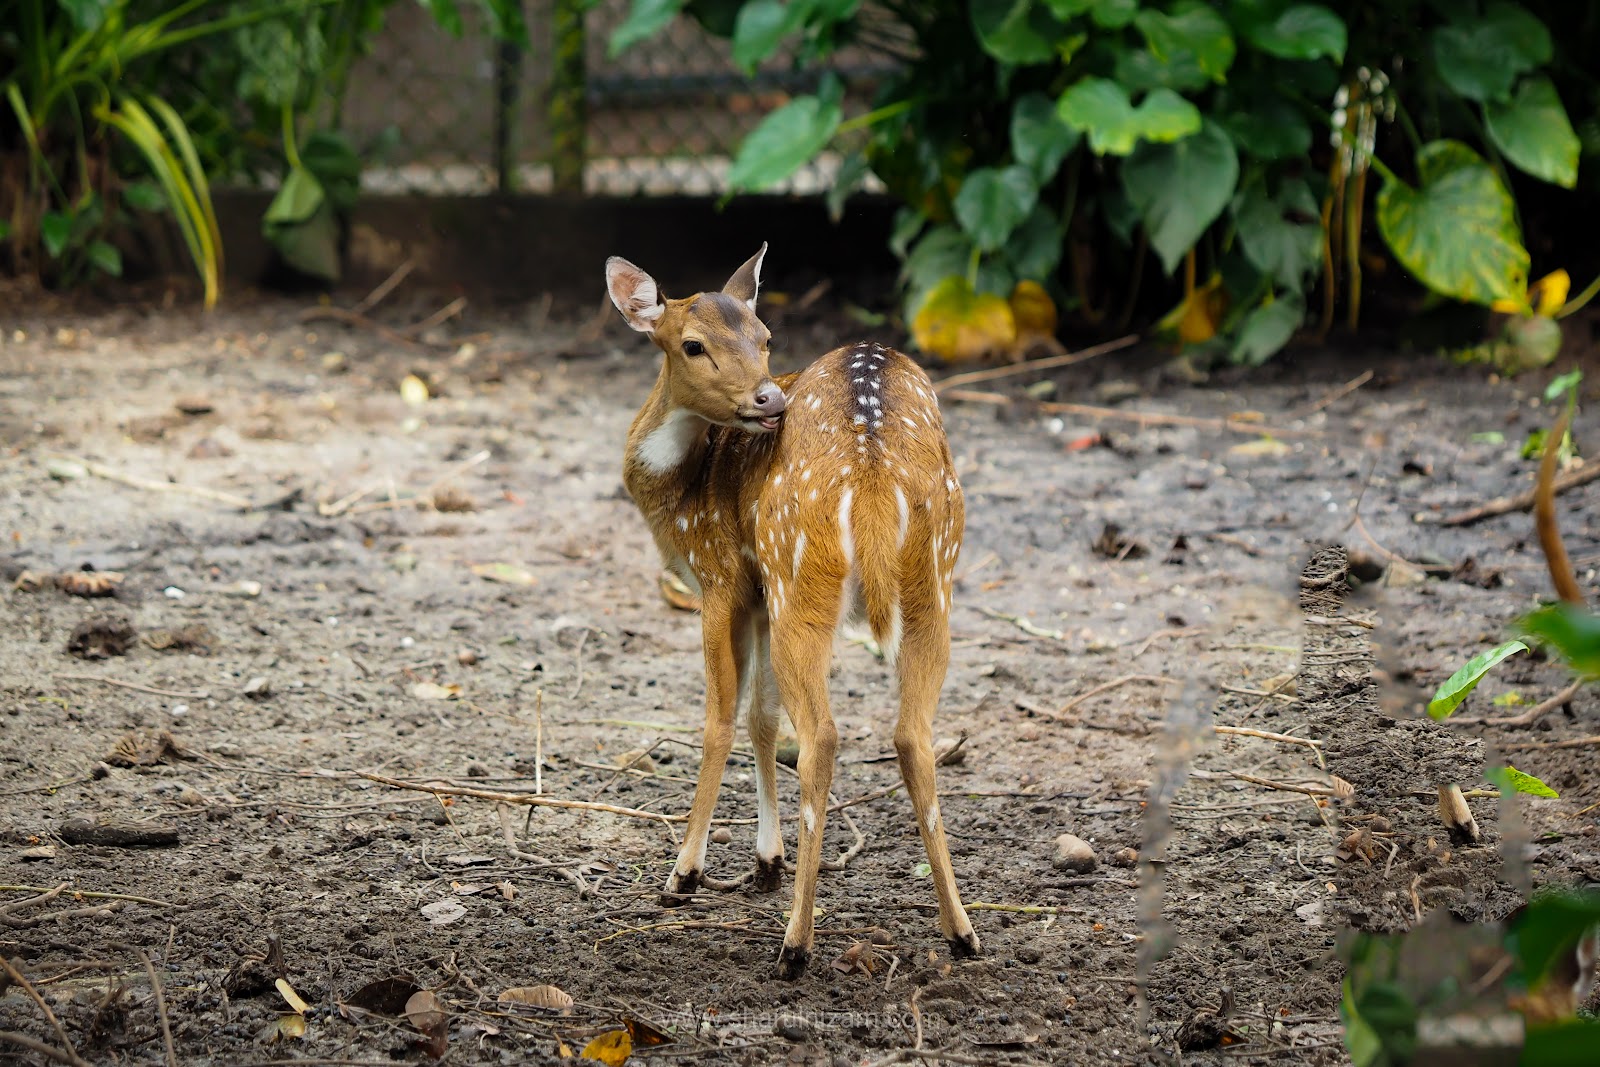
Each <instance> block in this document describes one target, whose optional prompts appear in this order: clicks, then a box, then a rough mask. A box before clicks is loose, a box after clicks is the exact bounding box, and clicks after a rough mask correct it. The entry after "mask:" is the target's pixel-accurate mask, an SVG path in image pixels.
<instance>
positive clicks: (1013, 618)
mask: <svg viewBox="0 0 1600 1067" xmlns="http://www.w3.org/2000/svg"><path fill="white" fill-rule="evenodd" d="M978 611H979V612H981V613H982V614H984V615H987V616H989V618H991V619H999V620H1001V621H1002V622H1009V623H1010V624H1011V625H1012V626H1015V627H1016V628H1017V629H1019V630H1021V631H1022V632H1023V633H1025V634H1028V635H1030V636H1032V637H1043V638H1046V639H1047V640H1051V641H1065V640H1066V639H1067V635H1066V634H1065V633H1063V632H1061V631H1060V630H1046V629H1045V628H1044V627H1042V626H1036V625H1035V624H1034V623H1032V622H1030V621H1029V620H1028V619H1027V618H1025V617H1024V616H1021V615H1007V614H1006V613H1005V612H1003V611H996V610H994V609H993V608H985V607H981V606H980V607H978Z"/></svg>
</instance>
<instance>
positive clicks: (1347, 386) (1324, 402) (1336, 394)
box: [1290, 370, 1372, 419]
mask: <svg viewBox="0 0 1600 1067" xmlns="http://www.w3.org/2000/svg"><path fill="white" fill-rule="evenodd" d="M1370 381H1372V371H1371V370H1364V371H1362V372H1361V373H1360V374H1358V375H1356V376H1355V377H1354V378H1351V379H1350V380H1349V381H1348V382H1345V383H1344V384H1343V385H1341V386H1339V388H1337V389H1334V390H1332V391H1331V392H1329V393H1328V394H1327V395H1326V396H1324V397H1322V398H1321V399H1320V400H1318V401H1316V402H1315V403H1312V404H1307V405H1306V406H1305V407H1303V408H1301V409H1299V410H1298V411H1295V412H1293V413H1292V414H1291V416H1290V417H1291V418H1296V419H1303V418H1306V417H1307V416H1309V415H1315V414H1316V413H1317V412H1319V411H1321V410H1322V409H1323V408H1325V407H1327V406H1328V405H1329V404H1332V403H1334V402H1336V401H1339V400H1343V399H1344V398H1345V397H1347V396H1349V395H1350V394H1351V393H1353V392H1355V391H1356V390H1357V389H1360V388H1361V387H1362V386H1363V385H1366V384H1367V383H1368V382H1370Z"/></svg>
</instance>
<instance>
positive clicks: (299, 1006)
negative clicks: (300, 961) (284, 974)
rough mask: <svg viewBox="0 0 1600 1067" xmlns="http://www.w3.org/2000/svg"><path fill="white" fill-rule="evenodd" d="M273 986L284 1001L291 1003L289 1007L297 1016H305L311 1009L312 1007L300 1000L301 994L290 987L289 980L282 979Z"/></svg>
mask: <svg viewBox="0 0 1600 1067" xmlns="http://www.w3.org/2000/svg"><path fill="white" fill-rule="evenodd" d="M272 984H273V985H274V986H275V987H277V990H278V992H279V993H280V994H281V995H282V996H283V999H284V1000H286V1001H288V1002H289V1007H291V1008H293V1009H294V1010H295V1012H296V1013H297V1014H302V1015H303V1014H304V1013H305V1012H306V1011H307V1010H308V1009H309V1008H310V1007H311V1005H309V1004H307V1003H306V1002H305V1001H303V1000H301V999H300V994H299V993H296V992H295V991H294V986H292V985H290V984H289V983H288V981H287V980H285V979H282V978H280V979H278V980H277V981H276V982H273V983H272Z"/></svg>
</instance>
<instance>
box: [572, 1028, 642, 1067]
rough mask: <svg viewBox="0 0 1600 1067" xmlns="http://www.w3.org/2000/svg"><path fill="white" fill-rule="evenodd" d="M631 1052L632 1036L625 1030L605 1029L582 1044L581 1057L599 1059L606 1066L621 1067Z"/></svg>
mask: <svg viewBox="0 0 1600 1067" xmlns="http://www.w3.org/2000/svg"><path fill="white" fill-rule="evenodd" d="M632 1053H633V1038H631V1037H629V1036H628V1031H626V1030H607V1031H606V1032H605V1033H603V1034H601V1035H600V1036H599V1037H597V1038H595V1039H594V1040H593V1041H591V1042H589V1043H588V1044H587V1045H585V1046H583V1058H584V1059H586V1060H599V1061H600V1062H601V1063H603V1064H605V1065H606V1067H622V1065H623V1064H624V1063H626V1062H628V1057H629V1056H630V1055H631V1054H632Z"/></svg>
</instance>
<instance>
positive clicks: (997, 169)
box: [611, 0, 1594, 362]
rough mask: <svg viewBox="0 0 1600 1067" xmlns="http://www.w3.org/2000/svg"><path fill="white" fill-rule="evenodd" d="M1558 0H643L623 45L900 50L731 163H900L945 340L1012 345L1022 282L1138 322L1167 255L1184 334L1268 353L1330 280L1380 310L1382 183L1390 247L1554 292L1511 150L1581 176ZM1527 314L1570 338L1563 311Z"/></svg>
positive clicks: (1531, 174)
mask: <svg viewBox="0 0 1600 1067" xmlns="http://www.w3.org/2000/svg"><path fill="white" fill-rule="evenodd" d="M1540 10H1541V13H1542V16H1543V17H1542V18H1541V17H1536V16H1535V15H1534V14H1532V13H1530V11H1529V10H1528V9H1526V8H1524V7H1522V6H1519V5H1517V4H1514V3H1506V2H1500V0H1495V2H1489V3H1484V4H1479V3H1466V4H1460V5H1443V4H1433V3H1424V2H1422V0H1402V2H1399V3H1383V4H1379V3H1377V2H1375V0H1362V2H1344V3H1336V4H1327V5H1324V4H1316V3H1294V2H1291V0H1215V2H1212V3H1207V2H1204V0H937V2H930V3H919V4H908V3H888V4H884V5H882V6H877V5H873V6H868V5H864V4H861V3H860V2H859V0H787V2H784V0H742V2H740V0H721V2H715V3H713V2H699V3H687V2H685V0H634V3H633V4H632V7H631V8H630V12H629V16H628V18H627V19H626V20H625V21H624V22H623V23H622V25H621V26H619V27H618V29H617V30H616V31H615V33H614V34H613V36H612V39H611V48H612V50H613V52H616V51H620V50H622V49H625V48H628V47H631V46H634V45H636V44H638V43H639V42H641V41H645V40H648V39H649V38H650V37H651V36H653V35H654V34H655V33H657V32H659V31H660V30H661V29H662V28H663V27H664V26H665V25H667V23H668V22H670V21H671V19H672V18H673V17H674V16H675V15H676V14H678V13H679V12H682V11H688V12H690V13H692V14H694V15H696V17H699V18H700V19H701V21H702V22H703V23H704V24H705V25H706V26H707V27H708V28H710V29H711V30H712V31H713V32H719V33H723V34H725V35H727V36H729V37H730V38H731V42H732V50H733V54H734V56H735V57H736V59H737V60H738V61H739V62H740V63H742V64H743V65H745V66H746V67H753V66H755V65H756V64H758V63H762V62H768V61H770V60H771V58H772V57H773V56H774V55H775V54H776V53H777V52H778V50H779V49H780V48H782V47H785V46H787V45H794V46H796V54H797V55H798V56H799V62H801V63H808V62H811V61H813V60H815V59H818V58H821V57H825V56H827V55H828V54H830V53H831V52H832V51H834V50H836V49H837V48H839V47H841V46H842V45H845V44H851V43H854V44H862V45H866V46H869V47H872V48H874V49H877V50H879V51H881V52H884V53H887V54H889V55H893V56H897V57H900V58H901V59H902V61H903V64H902V67H901V69H900V70H899V72H898V73H897V74H895V75H894V76H892V77H891V78H889V79H888V81H887V83H886V84H885V85H884V86H883V87H882V89H881V91H880V93H879V96H878V98H877V100H875V101H874V103H873V106H872V107H871V109H870V110H867V111H865V112H863V113H861V114H856V115H847V114H846V107H845V106H844V104H843V103H842V94H841V91H840V86H839V85H838V83H837V82H836V81H834V80H832V79H830V78H825V79H824V80H823V83H822V85H821V86H820V87H819V88H818V90H817V91H816V92H814V93H809V94H804V95H801V96H797V97H795V98H794V99H793V100H791V101H790V102H789V103H788V104H786V105H785V106H783V107H781V108H779V109H778V110H777V111H775V112H773V113H772V114H771V115H769V116H768V117H767V118H766V120H765V121H764V122H762V124H761V125H759V126H758V127H757V128H756V129H755V130H754V131H753V132H752V133H751V134H750V136H749V137H748V139H747V140H746V141H745V143H744V144H743V146H742V147H741V149H740V151H739V152H738V154H737V157H736V159H735V161H734V165H733V170H732V173H731V176H730V177H731V184H732V186H733V187H734V189H735V190H736V191H757V190H761V189H766V188H770V187H772V186H774V185H776V184H778V183H779V182H781V181H783V180H784V179H785V178H787V177H788V176H789V175H790V174H792V173H793V172H794V171H795V170H796V169H798V168H799V167H800V166H802V165H805V164H806V163H808V162H810V161H812V160H813V159H815V158H816V157H817V156H818V155H819V154H820V153H821V152H823V151H825V150H828V151H840V152H843V153H844V159H845V162H844V164H843V166H842V168H841V171H840V173H841V183H842V184H843V183H844V182H847V181H848V182H859V181H860V180H861V178H862V176H863V175H864V174H865V173H867V172H868V171H869V170H870V172H871V173H874V174H875V175H876V176H877V177H878V178H879V179H880V180H881V181H882V182H883V183H884V185H885V186H887V188H888V189H889V191H890V192H891V193H892V194H893V195H894V196H896V197H898V198H899V199H900V200H901V201H902V202H903V203H904V205H905V207H904V209H903V211H902V214H901V219H900V225H899V226H897V228H896V233H895V238H894V245H895V250H896V251H897V252H898V253H900V254H901V255H902V257H903V259H904V263H905V266H904V271H903V275H902V280H903V282H904V284H905V306H904V311H905V315H906V319H907V321H908V322H911V323H913V325H914V324H915V320H916V318H917V315H918V313H919V312H920V311H921V310H922V309H923V308H924V307H925V306H926V305H927V304H928V302H929V301H930V300H932V299H933V298H934V294H936V293H937V294H939V297H940V299H941V300H943V301H954V303H946V304H941V305H940V312H939V315H938V317H939V318H940V320H941V321H942V322H944V323H945V324H946V325H947V326H949V324H950V323H951V321H952V316H957V315H959V314H965V315H967V318H966V320H965V321H964V324H963V328H962V329H959V330H957V329H953V328H947V329H943V330H938V331H928V330H921V331H918V330H916V329H915V326H914V333H919V334H922V335H925V336H926V338H927V339H928V341H929V342H931V343H932V344H933V345H934V347H935V350H936V351H939V352H941V354H944V355H946V356H951V357H960V356H970V355H973V354H979V353H981V352H983V351H985V350H989V351H997V350H1005V349H1007V348H1008V346H1009V345H1011V344H1012V342H1011V341H1009V340H1008V338H1009V337H1011V336H1013V335H1014V334H1015V330H1014V328H1013V327H1014V326H1015V323H1011V324H1009V325H1008V323H1007V321H1006V316H1005V313H1004V311H1003V310H1002V309H1003V306H1004V305H1006V304H1007V302H1008V301H1007V298H1008V297H1009V296H1010V295H1011V293H1012V290H1013V288H1014V287H1015V285H1016V284H1017V283H1018V282H1019V281H1029V282H1032V283H1036V284H1039V285H1042V286H1044V287H1045V289H1046V290H1047V291H1049V293H1050V294H1051V295H1052V297H1053V298H1054V299H1055V301H1056V303H1057V304H1059V305H1061V306H1062V307H1063V308H1065V309H1066V310H1067V311H1068V312H1069V313H1070V314H1071V315H1072V317H1074V318H1075V319H1076V320H1077V321H1078V322H1079V323H1081V324H1083V325H1087V326H1090V327H1109V326H1120V325H1122V324H1124V323H1125V322H1126V321H1127V320H1128V319H1129V318H1130V316H1131V315H1132V314H1133V312H1134V308H1135V301H1136V299H1137V294H1138V292H1139V286H1140V279H1141V277H1142V276H1143V275H1144V274H1145V273H1146V271H1147V262H1146V261H1147V259H1148V258H1149V253H1151V252H1153V253H1154V258H1155V260H1156V262H1157V264H1158V265H1159V268H1160V270H1161V271H1162V272H1164V273H1165V274H1167V275H1169V276H1173V277H1174V278H1175V279H1180V280H1181V285H1182V292H1183V298H1182V301H1181V302H1180V304H1179V305H1178V307H1177V308H1176V309H1174V312H1173V314H1172V315H1171V316H1169V318H1168V319H1167V320H1165V321H1166V322H1167V323H1168V324H1169V329H1170V332H1171V333H1172V334H1173V336H1174V337H1175V338H1176V339H1178V340H1180V341H1182V342H1183V343H1186V344H1195V345H1203V346H1206V347H1207V348H1209V349H1212V350H1215V351H1217V352H1219V353H1224V354H1227V355H1229V356H1230V357H1231V358H1233V359H1235V360H1238V361H1241V362H1259V361H1261V360H1263V359H1266V358H1269V357H1270V356H1271V355H1272V354H1273V353H1274V352H1275V351H1277V350H1278V349H1279V348H1281V347H1282V346H1283V345H1284V344H1285V343H1287V341H1288V340H1289V338H1290V337H1291V336H1292V334H1293V333H1294V332H1295V331H1296V330H1297V329H1299V328H1300V327H1301V326H1302V325H1304V324H1305V320H1306V316H1307V314H1308V311H1309V310H1310V309H1311V307H1312V306H1313V302H1312V300H1311V299H1310V297H1311V294H1312V291H1313V289H1314V288H1316V287H1317V286H1318V285H1320V287H1321V290H1322V301H1321V313H1320V315H1319V316H1318V318H1319V320H1320V322H1319V328H1320V329H1322V330H1326V329H1327V328H1328V327H1329V326H1330V325H1331V323H1332V320H1333V316H1334V312H1335V308H1336V304H1337V301H1338V300H1339V299H1340V298H1342V299H1343V300H1344V303H1345V307H1346V312H1347V322H1348V323H1349V324H1351V325H1354V324H1355V323H1356V321H1357V319H1358V316H1359V309H1360V295H1361V284H1362V256H1363V254H1364V252H1365V250H1364V248H1363V240H1364V238H1365V236H1366V234H1367V226H1366V212H1367V208H1368V203H1369V200H1370V201H1373V207H1374V208H1375V212H1374V216H1375V222H1376V229H1377V232H1378V234H1379V235H1381V237H1382V239H1383V241H1384V242H1385V244H1386V245H1387V246H1388V248H1389V251H1390V254H1391V255H1392V256H1393V257H1394V258H1395V259H1396V260H1397V261H1398V262H1399V263H1400V264H1401V265H1402V266H1403V267H1404V268H1405V269H1406V270H1407V271H1408V272H1409V273H1411V274H1412V275H1413V276H1414V277H1416V278H1417V280H1418V281H1420V282H1421V283H1422V284H1423V285H1425V286H1426V287H1427V288H1429V289H1430V290H1432V291H1433V292H1434V293H1437V294H1440V295H1442V296H1447V297H1450V298H1453V299H1458V300H1465V301H1469V302H1474V303H1480V304H1491V303H1496V302H1498V303H1500V304H1502V305H1504V306H1505V307H1508V308H1509V309H1510V310H1511V311H1512V312H1513V313H1514V314H1515V315H1516V316H1518V317H1521V316H1523V315H1524V314H1525V313H1526V314H1531V304H1530V298H1529V292H1528V286H1527V278H1528V270H1529V264H1530V256H1529V253H1528V251H1527V249H1526V247H1525V246H1524V243H1523V240H1522V234H1521V222H1520V217H1519V213H1518V210H1517V205H1516V202H1515V200H1514V199H1513V194H1512V188H1513V186H1512V182H1511V172H1512V171H1513V170H1515V171H1518V172H1520V173H1521V174H1523V175H1526V176H1527V177H1528V178H1531V179H1533V180H1537V181H1542V182H1549V183H1553V184H1556V185H1560V186H1563V187H1566V188H1572V187H1574V185H1575V184H1576V183H1577V181H1578V178H1579V169H1578V168H1579V157H1580V153H1581V147H1582V142H1580V140H1579V139H1578V136H1577V134H1576V133H1575V131H1574V128H1573V126H1572V123H1571V121H1570V119H1569V118H1568V116H1567V112H1566V108H1565V105H1564V104H1563V99H1562V98H1563V95H1564V94H1565V95H1571V94H1572V93H1573V92H1574V91H1578V90H1575V89H1574V85H1576V86H1578V87H1579V89H1581V91H1583V92H1585V93H1588V92H1589V90H1588V87H1587V83H1585V82H1581V81H1577V82H1574V81H1573V80H1572V79H1571V78H1569V77H1568V76H1567V75H1566V74H1565V72H1564V71H1565V68H1564V66H1563V65H1562V62H1561V57H1560V56H1558V55H1557V52H1558V42H1560V43H1561V44H1562V45H1563V46H1567V45H1569V44H1570V46H1571V47H1572V49H1573V51H1572V53H1571V54H1572V55H1573V56H1574V57H1576V58H1578V59H1580V60H1581V58H1582V57H1583V56H1584V55H1586V54H1587V53H1586V51H1585V50H1584V46H1583V42H1584V41H1586V40H1588V39H1589V38H1586V37H1585V36H1584V34H1583V33H1582V32H1574V33H1572V34H1571V35H1570V39H1569V35H1567V34H1565V33H1563V34H1561V35H1559V36H1558V35H1556V34H1553V33H1552V29H1553V28H1557V27H1559V28H1562V29H1567V28H1571V29H1573V30H1575V31H1581V30H1583V29H1584V28H1585V26H1586V24H1584V23H1582V21H1581V20H1579V19H1578V18H1576V17H1575V16H1574V15H1571V14H1570V13H1568V12H1566V11H1565V9H1563V8H1560V7H1559V6H1557V5H1551V4H1545V5H1543V7H1541V9H1540ZM1588 32H1589V37H1593V36H1594V33H1593V28H1592V27H1590V28H1588ZM1399 56H1403V57H1406V60H1407V61H1406V62H1405V64H1403V65H1401V64H1399V63H1397V62H1396V61H1395V57H1399ZM1413 57H1416V58H1415V59H1413ZM1562 79H1566V80H1565V81H1563V80H1562ZM1372 172H1376V174H1377V177H1378V179H1379V180H1378V182H1375V183H1373V184H1374V185H1375V186H1376V188H1375V189H1372V190H1369V189H1368V188H1367V186H1368V181H1367V178H1368V175H1369V173H1372ZM845 191H847V188H846V189H843V190H836V191H835V197H834V199H835V202H837V200H838V199H839V198H840V197H842V195H843V192H845ZM1180 266H1181V267H1182V271H1181V273H1180V272H1179V268H1180ZM953 277H962V278H964V279H965V283H966V284H965V285H964V286H956V285H954V284H953V283H951V282H950V279H951V278H953ZM986 297H987V298H993V299H984V298H986ZM996 301H998V302H996ZM1543 318H1544V319H1546V320H1548V319H1549V315H1548V313H1547V314H1545V315H1544V316H1543ZM1517 329H1518V330H1519V331H1520V333H1519V339H1521V335H1522V334H1526V335H1528V336H1527V338H1526V340H1527V343H1528V344H1529V345H1530V346H1533V347H1539V346H1543V347H1548V345H1549V340H1550V332H1549V329H1548V328H1547V327H1546V325H1545V324H1544V323H1540V324H1537V325H1534V324H1526V323H1525V324H1522V325H1519V326H1518V327H1517ZM958 338H959V343H958V341H957V339H958ZM919 340H920V338H919ZM1555 340H1556V344H1557V346H1558V347H1559V330H1557V331H1556V335H1555Z"/></svg>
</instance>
